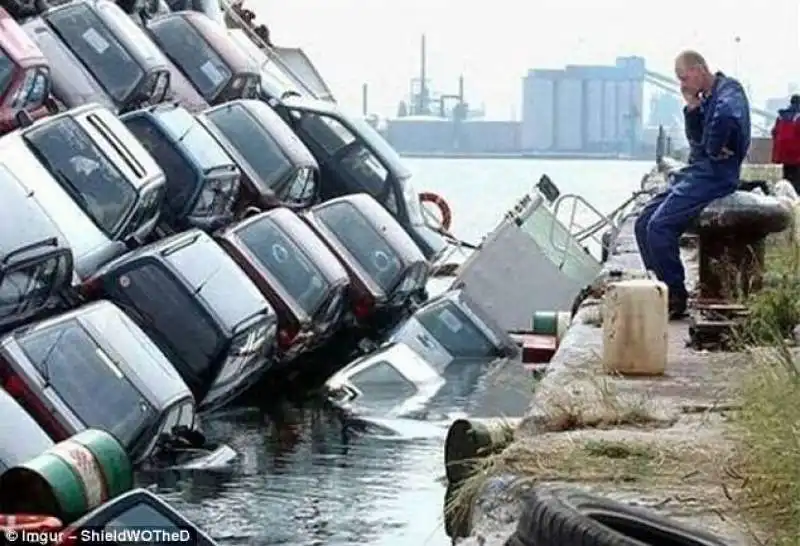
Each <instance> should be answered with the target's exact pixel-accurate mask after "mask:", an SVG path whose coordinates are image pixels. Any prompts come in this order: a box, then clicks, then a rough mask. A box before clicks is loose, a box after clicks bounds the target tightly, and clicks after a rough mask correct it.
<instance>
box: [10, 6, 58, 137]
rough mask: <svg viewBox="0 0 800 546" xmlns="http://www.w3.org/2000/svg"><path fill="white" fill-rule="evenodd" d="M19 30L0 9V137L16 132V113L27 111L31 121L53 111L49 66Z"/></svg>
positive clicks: (39, 50) (32, 43) (40, 52)
mask: <svg viewBox="0 0 800 546" xmlns="http://www.w3.org/2000/svg"><path fill="white" fill-rule="evenodd" d="M47 61H48V59H47V58H46V57H45V56H44V53H42V50H41V49H39V48H38V47H36V43H34V42H33V40H31V39H30V38H29V37H28V35H27V34H25V32H24V31H23V30H22V29H21V28H20V26H19V25H18V24H17V23H16V21H14V19H12V18H11V16H10V15H9V14H8V12H6V11H5V10H4V9H2V8H0V134H3V133H7V132H9V131H13V130H14V129H16V128H17V126H18V125H17V119H16V113H17V112H19V111H20V110H26V111H27V112H28V113H29V114H30V116H31V117H32V118H34V119H39V118H41V117H44V116H46V115H47V114H48V113H49V111H50V110H51V109H52V106H51V105H50V104H49V103H48V100H47V99H48V97H49V95H50V65H49V63H48V62H47Z"/></svg>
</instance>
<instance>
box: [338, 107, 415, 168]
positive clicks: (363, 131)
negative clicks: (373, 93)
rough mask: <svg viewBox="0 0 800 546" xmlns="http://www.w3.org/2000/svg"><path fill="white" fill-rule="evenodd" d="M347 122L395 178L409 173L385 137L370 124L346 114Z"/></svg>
mask: <svg viewBox="0 0 800 546" xmlns="http://www.w3.org/2000/svg"><path fill="white" fill-rule="evenodd" d="M347 122H348V123H349V124H350V126H351V127H352V128H353V130H355V132H356V133H358V135H360V136H361V138H363V139H364V140H365V141H366V143H367V144H368V145H369V147H370V148H372V149H373V150H374V151H375V153H376V154H378V157H379V158H380V160H381V163H382V164H383V165H384V166H385V167H386V168H387V169H389V171H390V172H391V173H392V174H393V175H394V176H395V177H396V178H408V177H409V176H410V175H411V173H410V172H409V170H408V168H407V167H406V166H405V164H404V163H403V159H402V158H401V157H400V154H398V153H397V151H396V150H395V149H394V148H392V145H391V144H389V143H388V142H386V139H385V138H383V136H382V135H381V134H380V133H379V132H378V131H376V130H375V128H374V127H372V125H370V124H369V123H367V121H366V120H365V119H363V118H360V117H356V116H347Z"/></svg>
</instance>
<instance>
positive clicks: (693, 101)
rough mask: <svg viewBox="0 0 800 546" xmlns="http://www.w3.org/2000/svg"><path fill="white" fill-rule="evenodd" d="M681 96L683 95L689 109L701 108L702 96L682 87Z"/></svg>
mask: <svg viewBox="0 0 800 546" xmlns="http://www.w3.org/2000/svg"><path fill="white" fill-rule="evenodd" d="M681 94H682V95H683V100H685V101H686V106H688V107H689V110H694V109H695V108H697V107H698V106H700V94H699V93H698V92H697V91H693V90H691V89H687V88H686V87H683V86H682V87H681Z"/></svg>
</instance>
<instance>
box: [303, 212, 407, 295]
mask: <svg viewBox="0 0 800 546" xmlns="http://www.w3.org/2000/svg"><path fill="white" fill-rule="evenodd" d="M314 216H316V217H317V218H318V219H319V220H320V221H321V222H322V223H323V224H324V225H325V227H326V228H327V229H328V230H329V231H330V232H331V234H332V235H333V236H334V237H335V238H336V239H337V240H338V241H339V242H340V243H341V244H342V246H344V247H345V249H346V250H347V252H349V253H350V254H351V255H352V256H353V257H354V258H355V259H356V261H357V262H358V264H359V265H360V266H361V267H362V268H363V269H364V270H365V271H366V273H367V274H368V275H369V276H370V278H372V280H373V281H375V282H376V283H377V284H378V286H379V287H380V288H381V289H382V290H383V291H384V292H389V291H390V290H392V289H393V288H394V287H395V285H396V284H397V282H398V281H399V280H400V276H401V275H402V273H403V264H402V262H401V261H400V258H399V257H398V256H397V254H396V253H395V251H394V250H393V249H392V247H391V246H390V245H389V243H388V242H387V241H386V239H384V238H383V237H382V236H381V234H380V233H379V232H378V230H377V229H375V227H374V226H373V225H372V224H371V223H370V222H369V220H368V219H367V218H366V217H365V216H364V215H363V214H362V213H361V211H359V210H358V209H357V208H356V207H355V206H353V204H351V203H349V202H347V201H340V202H338V203H332V204H328V205H322V206H320V207H319V208H318V209H316V210H315V211H314Z"/></svg>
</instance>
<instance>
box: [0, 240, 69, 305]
mask: <svg viewBox="0 0 800 546" xmlns="http://www.w3.org/2000/svg"><path fill="white" fill-rule="evenodd" d="M67 266H68V261H67V257H66V256H65V255H64V254H59V255H56V256H51V257H50V258H48V259H47V260H45V261H42V262H36V263H32V264H28V265H26V266H24V267H19V268H12V269H10V270H9V271H7V272H6V274H5V275H0V319H2V318H7V317H11V316H14V315H15V314H17V313H21V312H23V311H26V310H28V309H36V308H37V307H40V306H42V305H44V304H45V303H46V302H47V300H48V299H49V298H50V294H51V291H52V290H53V288H54V285H55V283H57V282H58V281H59V279H62V278H64V276H65V275H66V274H67V273H69V272H68V271H67Z"/></svg>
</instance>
